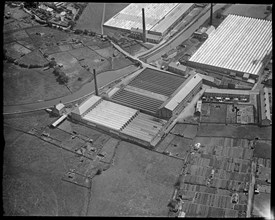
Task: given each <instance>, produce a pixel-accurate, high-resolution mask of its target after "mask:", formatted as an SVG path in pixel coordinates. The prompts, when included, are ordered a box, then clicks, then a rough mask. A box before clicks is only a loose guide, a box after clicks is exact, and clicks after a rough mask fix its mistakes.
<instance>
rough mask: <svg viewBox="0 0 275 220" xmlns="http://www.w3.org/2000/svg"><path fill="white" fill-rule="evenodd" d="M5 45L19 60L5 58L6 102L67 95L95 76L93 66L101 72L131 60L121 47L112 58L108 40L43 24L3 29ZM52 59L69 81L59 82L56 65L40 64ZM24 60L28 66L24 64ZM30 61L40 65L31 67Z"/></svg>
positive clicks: (128, 62) (31, 101) (21, 102)
mask: <svg viewBox="0 0 275 220" xmlns="http://www.w3.org/2000/svg"><path fill="white" fill-rule="evenodd" d="M95 46H96V47H95ZM4 48H5V49H6V55H7V56H8V57H11V58H13V59H16V60H17V61H16V62H17V64H18V65H15V64H10V63H7V62H4V77H3V78H4V82H5V83H4V105H15V104H27V103H33V102H38V101H39V100H50V99H53V98H58V97H62V96H66V95H69V94H70V93H73V92H76V91H78V90H79V89H80V88H81V87H82V86H83V85H84V84H86V83H87V82H89V81H90V80H92V79H93V74H92V69H94V68H95V69H96V70H97V74H99V73H102V72H106V71H109V70H112V69H115V70H117V69H120V68H123V67H126V66H129V65H131V64H132V62H131V61H130V60H129V59H126V58H125V57H124V56H122V55H121V53H120V52H118V51H116V55H117V56H116V57H114V58H113V59H111V58H110V57H112V55H113V54H111V53H110V51H112V50H113V49H112V46H111V44H110V43H109V42H103V41H102V40H101V39H99V38H96V37H91V36H84V35H76V34H71V33H65V32H62V31H60V30H56V29H51V28H49V27H43V26H34V27H29V28H27V29H21V30H15V31H11V32H7V33H4ZM97 51H98V52H97ZM47 56H48V57H47ZM46 57H47V58H46ZM51 59H55V61H56V63H57V64H59V65H61V70H62V71H63V72H64V73H65V74H66V76H67V77H69V81H68V83H67V85H61V84H59V82H58V81H57V76H55V75H54V74H53V70H54V69H53V68H49V69H47V70H44V69H42V68H41V66H42V67H43V66H45V65H47V64H48V63H49V62H50V60H51ZM21 64H22V65H23V64H24V65H26V66H24V68H23V66H22V65H21ZM30 65H40V67H34V68H32V69H28V66H30ZM21 67H22V68H21Z"/></svg>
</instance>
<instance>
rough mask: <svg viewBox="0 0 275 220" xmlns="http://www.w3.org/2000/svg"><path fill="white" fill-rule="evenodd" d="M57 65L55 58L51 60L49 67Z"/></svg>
mask: <svg viewBox="0 0 275 220" xmlns="http://www.w3.org/2000/svg"><path fill="white" fill-rule="evenodd" d="M55 66H56V61H55V60H51V61H50V62H49V67H50V68H53V67H55Z"/></svg>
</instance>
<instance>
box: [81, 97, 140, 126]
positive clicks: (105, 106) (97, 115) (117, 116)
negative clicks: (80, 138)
mask: <svg viewBox="0 0 275 220" xmlns="http://www.w3.org/2000/svg"><path fill="white" fill-rule="evenodd" d="M137 113H138V110H136V109H132V108H129V107H126V106H123V105H119V104H116V103H113V102H110V101H106V100H102V101H101V102H100V103H99V104H98V105H97V106H96V107H95V108H93V109H92V110H91V111H89V112H88V113H87V114H85V116H84V117H83V119H85V120H87V121H90V122H93V123H95V124H98V125H101V126H104V127H108V128H111V129H114V130H120V128H122V126H123V125H124V124H126V122H128V121H129V120H130V119H131V118H132V117H133V116H134V115H135V114H137Z"/></svg>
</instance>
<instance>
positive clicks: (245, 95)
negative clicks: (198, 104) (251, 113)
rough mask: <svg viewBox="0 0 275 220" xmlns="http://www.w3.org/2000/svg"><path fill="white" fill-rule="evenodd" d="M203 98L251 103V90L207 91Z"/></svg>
mask: <svg viewBox="0 0 275 220" xmlns="http://www.w3.org/2000/svg"><path fill="white" fill-rule="evenodd" d="M203 97H205V98H215V97H218V98H230V99H235V100H236V101H239V100H243V101H249V97H250V91H249V90H237V89H216V88H214V89H206V90H205V92H204V94H203Z"/></svg>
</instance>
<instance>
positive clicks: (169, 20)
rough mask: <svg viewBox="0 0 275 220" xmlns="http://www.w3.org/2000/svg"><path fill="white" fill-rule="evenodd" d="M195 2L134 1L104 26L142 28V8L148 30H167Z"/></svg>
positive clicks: (128, 28)
mask: <svg viewBox="0 0 275 220" xmlns="http://www.w3.org/2000/svg"><path fill="white" fill-rule="evenodd" d="M192 6H193V3H181V4H179V3H156V4H153V3H132V4H130V5H128V6H127V7H126V8H124V9H123V10H122V11H120V12H119V13H118V14H116V15H115V16H113V17H112V18H111V19H109V20H108V21H107V22H105V23H104V26H111V27H116V28H122V29H127V30H131V28H139V29H141V30H142V8H144V11H145V25H146V30H152V31H155V32H159V33H163V32H165V31H166V30H167V29H168V28H169V27H170V26H171V25H172V24H173V23H174V22H175V21H176V20H177V19H178V18H179V17H180V16H181V15H182V14H183V13H184V12H186V11H187V10H188V9H189V8H190V7H192Z"/></svg>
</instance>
